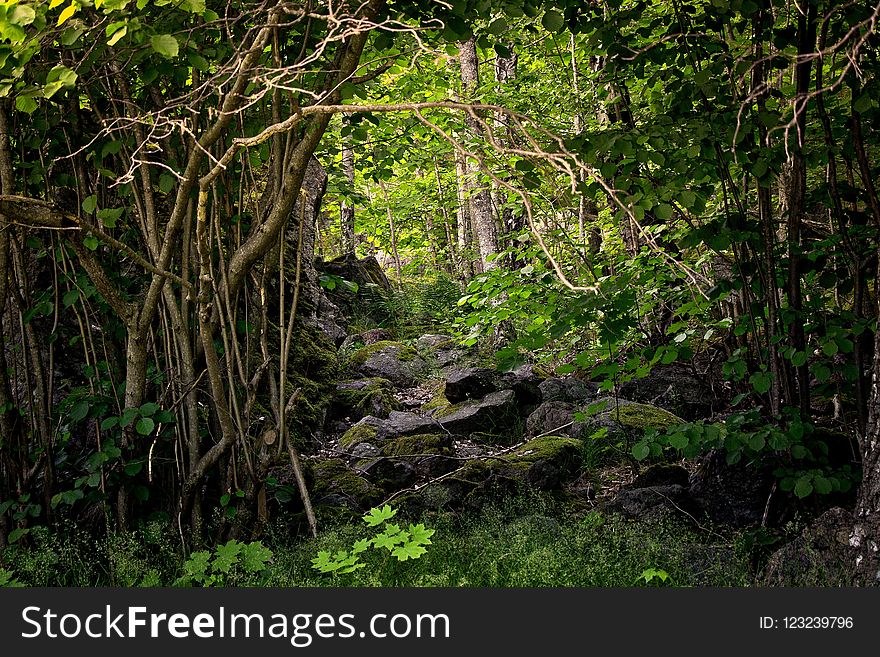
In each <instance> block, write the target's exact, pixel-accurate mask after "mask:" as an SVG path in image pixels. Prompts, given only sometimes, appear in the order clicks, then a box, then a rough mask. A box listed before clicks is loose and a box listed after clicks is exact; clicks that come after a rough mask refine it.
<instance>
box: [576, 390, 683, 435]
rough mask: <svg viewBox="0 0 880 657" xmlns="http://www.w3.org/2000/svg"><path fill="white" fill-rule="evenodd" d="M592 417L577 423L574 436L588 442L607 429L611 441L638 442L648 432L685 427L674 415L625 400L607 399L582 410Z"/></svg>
mask: <svg viewBox="0 0 880 657" xmlns="http://www.w3.org/2000/svg"><path fill="white" fill-rule="evenodd" d="M582 412H585V413H587V414H588V417H587V418H586V419H585V420H583V421H582V422H576V423H575V425H574V428H573V430H572V432H571V435H572V436H574V437H578V438H588V437H590V436H591V435H593V434H595V433H596V432H597V431H599V430H601V429H606V430H607V432H608V435H609V437H611V438H625V439H638V438H641V436H642V434H643V433H644V431H645V429H658V430H663V429H667V428H669V427H671V426H674V425H676V424H682V423H683V422H684V420H682V419H681V418H680V417H678V416H677V415H673V414H672V413H670V412H669V411H666V410H664V409H662V408H659V407H657V406H652V405H651V404H639V403H636V402H631V401H627V400H625V399H613V398H611V397H603V398H601V399H598V400H596V401H595V402H593V403H592V404H590V405H589V406H587V407H585V408H583V409H582Z"/></svg>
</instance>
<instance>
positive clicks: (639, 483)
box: [627, 463, 690, 488]
mask: <svg viewBox="0 0 880 657" xmlns="http://www.w3.org/2000/svg"><path fill="white" fill-rule="evenodd" d="M652 486H681V487H682V488H688V487H689V486H690V473H689V472H688V471H687V470H685V469H684V468H683V467H681V466H680V465H673V464H671V463H656V464H654V465H652V466H650V467H648V468H647V469H646V470H645V471H644V472H642V473H641V474H639V475H638V476H637V477H636V478H635V479H634V480H633V482H632V483H631V484H629V485H628V486H627V488H651V487H652Z"/></svg>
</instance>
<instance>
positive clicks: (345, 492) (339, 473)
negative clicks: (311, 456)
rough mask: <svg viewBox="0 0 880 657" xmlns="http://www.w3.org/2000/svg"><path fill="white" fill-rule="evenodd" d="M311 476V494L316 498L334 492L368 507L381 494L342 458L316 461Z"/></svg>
mask: <svg viewBox="0 0 880 657" xmlns="http://www.w3.org/2000/svg"><path fill="white" fill-rule="evenodd" d="M313 476H314V481H315V483H314V487H313V490H312V494H313V496H314V497H315V498H317V499H320V498H321V497H324V496H326V495H331V494H334V493H335V494H338V495H342V496H343V497H345V498H346V499H348V500H350V501H353V502H354V503H356V504H358V505H359V506H363V507H368V506H369V505H370V504H371V503H373V502H375V501H376V500H377V499H378V497H379V496H380V495H381V492H380V491H379V490H378V489H377V488H376V487H375V486H373V484H371V483H370V482H369V481H367V480H366V479H364V478H363V477H362V476H360V475H359V474H358V473H357V472H355V471H354V470H352V469H351V468H349V467H348V466H347V465H345V462H344V461H342V459H327V460H326V461H318V462H317V463H315V466H314V469H313Z"/></svg>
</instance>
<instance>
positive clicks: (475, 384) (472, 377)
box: [444, 367, 496, 404]
mask: <svg viewBox="0 0 880 657" xmlns="http://www.w3.org/2000/svg"><path fill="white" fill-rule="evenodd" d="M495 390H496V383H495V372H494V370H490V369H489V368H487V367H467V368H463V369H454V370H451V371H450V372H447V374H446V388H445V390H444V394H445V396H446V399H448V400H449V401H450V402H451V403H453V404H457V403H459V402H463V401H465V400H466V399H480V398H482V397H484V396H486V395H488V394H489V393H490V392H494V391H495Z"/></svg>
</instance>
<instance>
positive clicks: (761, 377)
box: [749, 372, 773, 394]
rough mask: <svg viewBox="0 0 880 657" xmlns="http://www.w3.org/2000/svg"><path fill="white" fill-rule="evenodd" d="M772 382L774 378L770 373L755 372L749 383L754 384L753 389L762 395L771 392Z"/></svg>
mask: <svg viewBox="0 0 880 657" xmlns="http://www.w3.org/2000/svg"><path fill="white" fill-rule="evenodd" d="M772 382H773V377H772V376H771V374H770V373H769V372H755V373H754V374H752V376H750V377H749V383H751V384H752V388H754V389H755V392H757V393H761V394H763V393H765V392H767V391H768V390H770V386H771V384H772Z"/></svg>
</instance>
